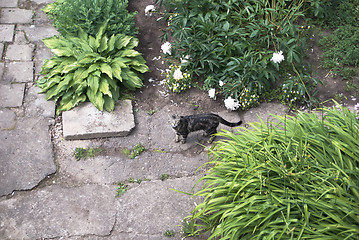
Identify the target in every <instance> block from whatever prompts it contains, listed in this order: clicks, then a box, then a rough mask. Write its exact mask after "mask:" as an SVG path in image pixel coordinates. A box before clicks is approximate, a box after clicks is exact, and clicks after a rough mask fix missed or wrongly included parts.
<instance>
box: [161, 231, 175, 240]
mask: <svg viewBox="0 0 359 240" xmlns="http://www.w3.org/2000/svg"><path fill="white" fill-rule="evenodd" d="M163 235H164V236H165V237H168V238H169V237H174V236H175V233H174V231H172V230H167V231H165V232H164V233H163Z"/></svg>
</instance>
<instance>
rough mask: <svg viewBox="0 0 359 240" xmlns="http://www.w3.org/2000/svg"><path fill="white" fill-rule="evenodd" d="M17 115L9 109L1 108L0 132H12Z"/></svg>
mask: <svg viewBox="0 0 359 240" xmlns="http://www.w3.org/2000/svg"><path fill="white" fill-rule="evenodd" d="M15 124H16V115H15V113H14V112H13V111H11V110H9V109H7V108H0V130H10V129H13V128H15Z"/></svg>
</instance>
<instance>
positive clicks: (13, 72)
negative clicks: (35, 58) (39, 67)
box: [4, 61, 34, 83]
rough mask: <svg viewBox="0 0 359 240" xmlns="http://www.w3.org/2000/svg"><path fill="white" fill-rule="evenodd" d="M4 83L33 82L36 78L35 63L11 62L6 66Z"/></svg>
mask: <svg viewBox="0 0 359 240" xmlns="http://www.w3.org/2000/svg"><path fill="white" fill-rule="evenodd" d="M5 68H6V70H5V74H4V81H6V82H23V83H24V82H32V81H33V78H34V63H33V62H32V61H31V62H30V61H29V62H9V63H7V64H6V65H5Z"/></svg>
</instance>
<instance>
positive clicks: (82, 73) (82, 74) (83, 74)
mask: <svg viewBox="0 0 359 240" xmlns="http://www.w3.org/2000/svg"><path fill="white" fill-rule="evenodd" d="M88 75H89V72H88V69H87V68H84V67H81V68H78V69H77V70H76V71H75V73H74V81H75V82H77V81H81V80H83V79H85V78H87V76H88Z"/></svg>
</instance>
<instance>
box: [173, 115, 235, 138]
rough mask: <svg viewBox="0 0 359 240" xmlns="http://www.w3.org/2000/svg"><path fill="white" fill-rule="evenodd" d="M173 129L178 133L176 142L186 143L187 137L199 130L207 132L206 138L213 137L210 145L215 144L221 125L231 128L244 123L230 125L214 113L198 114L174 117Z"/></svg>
mask: <svg viewBox="0 0 359 240" xmlns="http://www.w3.org/2000/svg"><path fill="white" fill-rule="evenodd" d="M171 120H172V128H173V129H174V130H175V132H176V138H175V142H179V141H180V137H182V140H181V143H185V142H186V139H187V136H188V134H189V133H190V132H195V131H199V130H204V131H205V134H204V135H205V136H209V135H212V136H211V138H210V139H209V140H208V143H211V142H213V140H214V138H215V136H214V135H213V134H215V133H217V127H218V125H219V123H222V124H224V125H226V126H229V127H236V126H239V125H241V124H242V121H239V122H237V123H230V122H228V121H226V120H224V119H223V118H222V117H220V116H218V115H217V114H213V113H206V114H197V115H188V116H177V115H174V116H172V119H171Z"/></svg>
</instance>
